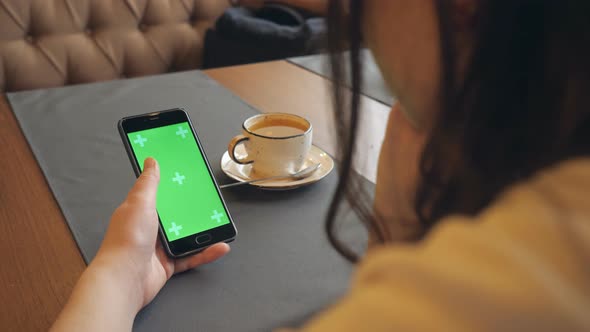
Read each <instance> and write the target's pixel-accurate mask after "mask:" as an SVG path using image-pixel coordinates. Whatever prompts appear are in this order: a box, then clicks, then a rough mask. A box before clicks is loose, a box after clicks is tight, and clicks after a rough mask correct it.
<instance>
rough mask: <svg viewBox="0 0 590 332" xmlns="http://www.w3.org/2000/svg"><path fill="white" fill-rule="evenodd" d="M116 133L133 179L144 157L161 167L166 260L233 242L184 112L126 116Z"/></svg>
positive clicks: (158, 202) (159, 206)
mask: <svg viewBox="0 0 590 332" xmlns="http://www.w3.org/2000/svg"><path fill="white" fill-rule="evenodd" d="M118 128H119V133H120V134H121V139H122V140H123V144H124V145H125V149H126V150H127V154H128V155H129V160H130V161H131V164H132V165H133V169H134V171H135V175H136V176H139V175H140V174H141V172H142V168H143V161H144V160H145V158H147V157H153V158H155V159H156V160H157V161H158V164H159V166H160V185H159V187H158V194H157V198H156V209H157V212H158V218H159V222H160V238H161V240H162V243H163V244H164V248H165V249H166V251H167V253H168V255H169V256H171V257H173V258H179V257H184V256H188V255H191V254H195V253H197V252H199V251H202V250H203V249H205V248H207V247H208V246H210V245H212V244H214V243H218V242H231V241H233V240H234V239H235V237H236V234H237V231H236V228H235V226H234V223H233V221H232V218H231V216H230V214H229V211H228V209H227V207H226V204H225V202H224V200H223V197H222V195H221V192H220V190H219V187H218V185H217V182H216V181H215V178H214V177H213V173H212V172H211V167H210V166H209V162H208V161H207V158H206V157H205V152H204V151H203V148H202V146H201V143H200V141H199V138H198V136H197V134H196V132H195V130H194V128H193V126H192V124H191V121H190V118H189V116H188V114H186V112H185V111H184V110H182V109H178V108H177V109H171V110H165V111H161V112H155V113H149V114H142V115H137V116H132V117H126V118H123V119H121V120H120V121H119V124H118Z"/></svg>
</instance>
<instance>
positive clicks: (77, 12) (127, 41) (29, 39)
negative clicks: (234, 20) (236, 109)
mask: <svg viewBox="0 0 590 332" xmlns="http://www.w3.org/2000/svg"><path fill="white" fill-rule="evenodd" d="M228 6H229V1H228V0H0V92H3V91H17V90H25V89H35V88H46V87H55V86H62V85H68V84H77V83H86V82H94V81H102V80H111V79H117V78H125V77H133V76H141V75H150V74H158V73H164V72H168V71H178V70H188V69H194V68H198V67H199V66H200V64H201V59H202V54H203V41H204V34H205V31H206V29H207V28H208V27H210V26H212V25H213V24H214V22H215V20H216V19H217V17H218V16H219V15H221V13H222V12H223V11H224V9H225V8H226V7H228Z"/></svg>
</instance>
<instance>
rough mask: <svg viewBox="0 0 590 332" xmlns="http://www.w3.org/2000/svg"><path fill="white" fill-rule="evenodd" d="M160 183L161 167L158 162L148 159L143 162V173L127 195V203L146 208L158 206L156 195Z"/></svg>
mask: <svg viewBox="0 0 590 332" xmlns="http://www.w3.org/2000/svg"><path fill="white" fill-rule="evenodd" d="M159 182H160V167H159V166H158V162H157V161H156V160H155V159H154V158H151V157H148V158H146V159H145V161H144V162H143V172H142V173H141V175H140V176H139V178H138V179H137V181H136V182H135V185H134V186H133V188H131V191H129V194H128V195H127V201H129V202H131V203H135V204H138V203H139V204H142V205H146V206H152V207H154V208H155V206H156V193H157V191H158V183H159Z"/></svg>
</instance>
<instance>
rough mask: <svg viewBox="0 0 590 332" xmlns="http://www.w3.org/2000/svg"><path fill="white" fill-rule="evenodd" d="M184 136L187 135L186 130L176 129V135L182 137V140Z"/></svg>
mask: <svg viewBox="0 0 590 332" xmlns="http://www.w3.org/2000/svg"><path fill="white" fill-rule="evenodd" d="M186 134H188V130H186V129H184V128H182V127H178V131H177V132H176V135H178V136H182V138H185V137H186Z"/></svg>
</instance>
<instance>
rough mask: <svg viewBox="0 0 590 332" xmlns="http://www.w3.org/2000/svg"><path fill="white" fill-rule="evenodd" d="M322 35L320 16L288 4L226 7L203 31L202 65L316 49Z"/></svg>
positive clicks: (274, 56)
mask: <svg viewBox="0 0 590 332" xmlns="http://www.w3.org/2000/svg"><path fill="white" fill-rule="evenodd" d="M325 35H326V26H325V20H324V19H323V18H319V17H312V16H310V15H308V14H307V13H305V12H304V11H300V10H297V9H295V8H292V7H289V6H285V5H279V4H268V5H265V6H264V7H263V8H261V9H259V10H257V11H252V10H249V9H246V8H241V7H234V8H229V9H227V10H226V11H225V13H224V14H223V15H222V16H221V17H220V18H219V19H218V20H217V22H216V24H215V27H214V28H213V29H209V30H208V31H207V33H206V35H205V51H204V59H203V68H214V67H222V66H230V65H238V64H244V63H252V62H260V61H269V60H277V59H284V58H288V57H294V56H301V55H308V54H314V53H319V52H320V51H321V50H322V46H323V44H324V40H325Z"/></svg>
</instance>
